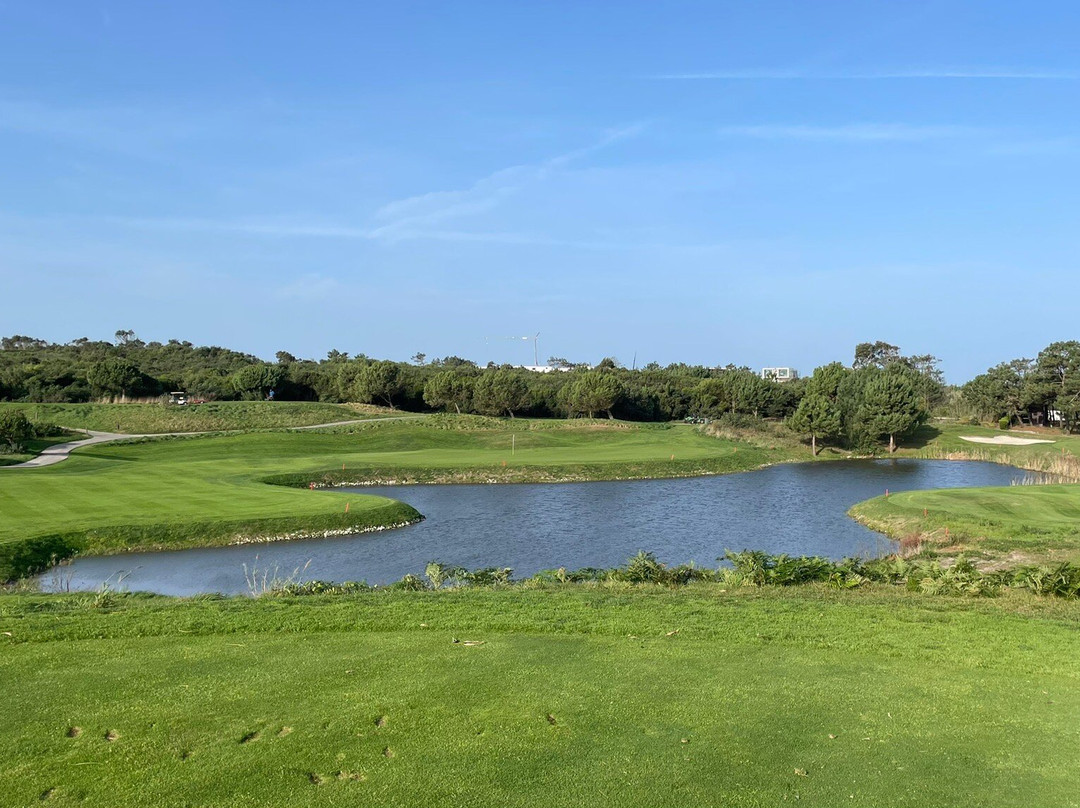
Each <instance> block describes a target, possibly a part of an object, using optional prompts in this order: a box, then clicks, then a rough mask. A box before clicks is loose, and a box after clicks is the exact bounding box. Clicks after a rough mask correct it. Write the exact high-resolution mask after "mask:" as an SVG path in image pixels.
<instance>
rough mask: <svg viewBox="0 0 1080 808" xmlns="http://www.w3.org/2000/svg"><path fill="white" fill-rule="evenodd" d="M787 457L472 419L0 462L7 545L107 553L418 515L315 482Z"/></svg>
mask: <svg viewBox="0 0 1080 808" xmlns="http://www.w3.org/2000/svg"><path fill="white" fill-rule="evenodd" d="M673 456H674V459H672V458H673ZM786 457H787V455H786V454H785V453H784V452H782V451H780V450H777V451H775V452H770V451H769V450H763V449H754V448H751V447H746V446H743V447H740V446H738V445H737V444H735V443H732V442H730V441H723V440H717V439H715V438H710V437H707V436H703V435H701V434H700V433H699V432H697V431H696V430H695V429H693V428H692V427H687V426H670V427H669V426H666V425H664V426H659V425H632V424H625V423H618V422H616V423H610V424H609V423H599V422H597V423H592V422H588V423H583V422H564V421H559V422H550V421H531V422H530V421H524V420H520V419H519V420H517V421H512V422H511V421H499V420H494V419H483V418H473V417H461V418H458V417H432V418H430V419H424V420H421V421H397V422H394V421H389V422H371V423H367V424H361V425H357V426H355V427H350V428H348V429H339V430H333V431H329V432H317V433H290V432H276V433H275V432H260V433H247V434H237V435H222V436H205V437H191V438H171V439H170V438H166V439H156V440H143V441H134V442H127V443H121V444H104V445H100V446H94V447H87V448H86V449H85V450H80V451H77V452H76V453H75V454H73V455H72V456H71V457H70V458H69V459H68V460H66V461H64V462H63V463H61V464H58V465H56V466H52V467H49V468H43V469H23V470H18V471H11V470H9V471H6V472H2V476H0V554H2V553H3V552H4V546H5V545H10V544H11V543H18V542H24V541H27V540H29V539H32V538H34V537H39V536H43V535H53V534H55V535H59V536H61V537H63V538H64V539H65V540H66V541H67V542H68V543H69V544H70V545H71V546H72V547H74V548H77V549H79V550H80V551H81V552H88V553H108V552H120V551H123V550H130V549H161V548H173V547H188V546H194V545H201V544H217V543H222V542H227V541H234V540H236V539H237V538H238V537H243V536H245V535H248V534H254V535H263V534H265V533H266V531H267V530H268V529H269V528H267V527H265V525H267V524H273V525H276V527H275V528H274V529H275V530H278V531H280V532H281V533H285V534H288V533H294V532H297V531H304V530H307V529H308V528H310V527H311V526H312V525H314V526H315V529H316V530H320V531H321V530H323V528H324V526H329V528H328V529H334V530H337V529H341V528H346V527H349V526H356V527H363V526H373V525H375V524H396V523H399V522H401V521H404V520H405V517H408V516H410V515H411V516H412V517H415V515H416V514H415V511H412V509H410V508H407V506H402V505H400V504H399V503H394V502H392V501H391V500H388V499H384V498H376V497H367V496H361V495H356V494H349V495H347V494H343V493H336V492H328V491H310V490H306V489H307V486H308V485H309V484H310V483H311V482H317V483H323V482H333V481H336V480H338V479H343V480H347V481H349V482H357V481H360V482H363V481H367V480H402V479H424V480H435V479H439V480H467V479H473V478H475V477H476V475H479V476H480V477H483V478H484V479H493V480H505V481H517V480H529V479H535V480H548V479H614V478H620V477H634V476H637V477H641V476H678V475H680V474H698V473H705V472H718V471H734V470H739V469H745V468H754V467H757V466H759V465H761V464H763V463H767V462H776V461H779V460H783V459H785V458H786ZM266 480H271V481H273V482H284V483H289V484H292V485H293V486H295V488H288V487H282V486H280V485H267V484H266V482H265V481H266ZM297 488H299V489H303V490H297ZM346 504H348V507H349V513H348V514H346V513H345V509H346ZM403 509H404V510H403ZM406 511H407V512H406Z"/></svg>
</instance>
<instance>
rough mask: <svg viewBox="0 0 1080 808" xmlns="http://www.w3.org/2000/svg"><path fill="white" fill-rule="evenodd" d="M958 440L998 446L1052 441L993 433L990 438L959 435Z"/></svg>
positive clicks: (1026, 444) (1050, 441) (1028, 444)
mask: <svg viewBox="0 0 1080 808" xmlns="http://www.w3.org/2000/svg"><path fill="white" fill-rule="evenodd" d="M960 440H966V441H967V442H968V443H994V444H997V445H998V446H1030V445H1031V444H1033V443H1053V442H1054V441H1052V440H1039V439H1038V438H1014V437H1013V436H1012V435H994V437H992V438H979V437H975V436H974V435H972V436H970V437H968V436H965V435H961V436H960Z"/></svg>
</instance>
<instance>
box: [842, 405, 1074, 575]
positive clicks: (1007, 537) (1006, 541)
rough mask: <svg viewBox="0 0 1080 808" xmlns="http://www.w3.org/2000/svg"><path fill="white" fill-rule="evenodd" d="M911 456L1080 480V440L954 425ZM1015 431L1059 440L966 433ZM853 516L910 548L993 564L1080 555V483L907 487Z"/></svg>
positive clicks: (864, 505)
mask: <svg viewBox="0 0 1080 808" xmlns="http://www.w3.org/2000/svg"><path fill="white" fill-rule="evenodd" d="M935 432H936V433H937V434H936V435H935V436H934V437H933V439H932V440H930V441H929V442H927V444H926V445H925V446H922V447H920V448H918V449H914V450H912V449H909V450H906V451H905V452H903V454H906V455H908V456H914V457H932V458H946V459H950V460H983V461H989V462H996V463H1005V464H1008V465H1012V466H1017V467H1019V468H1024V469H1030V470H1034V471H1045V472H1050V473H1057V474H1062V475H1065V476H1064V479H1070V480H1076V479H1080V437H1077V436H1069V435H1062V434H1060V433H1046V434H1024V433H1022V432H1017V431H1011V432H1000V431H997V430H991V429H984V428H980V427H970V426H948V427H943V428H940V429H937V430H935ZM965 435H966V436H979V437H995V436H999V435H1010V436H1013V437H1028V438H1039V439H1048V440H1053V441H1054V442H1053V443H1042V444H1033V445H1030V446H995V445H989V444H976V443H970V442H967V441H964V440H963V439H962V437H961V436H965ZM851 515H852V516H854V517H855V518H856V519H858V520H859V521H860V522H862V523H863V524H865V525H867V526H868V527H870V528H872V529H874V530H877V531H880V532H882V533H885V534H887V535H889V536H891V537H892V538H894V539H897V540H899V541H901V542H902V543H903V544H904V546H905V547H906V548H908V549H910V550H914V549H922V550H924V551H927V550H929V551H932V552H937V553H943V554H946V555H955V554H957V553H960V552H967V553H969V554H975V555H976V556H982V557H984V558H986V559H988V560H990V561H991V562H993V563H1009V564H1018V563H1029V562H1036V561H1074V560H1077V559H1080V484H1076V483H1071V484H1057V485H1030V486H1013V487H1009V488H962V489H949V490H945V491H907V492H904V493H900V494H893V495H891V496H889V497H887V498H886V497H877V498H875V499H871V500H868V501H866V502H862V503H859V504H858V505H856V506H855V507H854V508H852V510H851Z"/></svg>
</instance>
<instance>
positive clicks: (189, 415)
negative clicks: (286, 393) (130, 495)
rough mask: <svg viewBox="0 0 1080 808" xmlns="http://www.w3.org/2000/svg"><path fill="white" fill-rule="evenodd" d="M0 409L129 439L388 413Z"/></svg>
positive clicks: (276, 404) (292, 408)
mask: <svg viewBox="0 0 1080 808" xmlns="http://www.w3.org/2000/svg"><path fill="white" fill-rule="evenodd" d="M0 408H11V409H20V410H22V411H23V412H25V413H26V417H27V418H29V419H30V420H31V421H35V422H37V423H53V424H59V425H60V426H64V427H70V428H73V429H91V430H94V431H98V432H121V433H124V434H131V435H140V434H159V433H163V432H219V431H226V430H237V429H280V428H285V427H295V426H314V425H316V424H328V423H333V422H335V421H347V420H350V419H355V418H363V417H369V416H370V414H372V413H378V414H381V413H383V412H389V411H388V410H384V409H383V408H379V407H360V406H354V405H349V406H346V405H341V404H318V403H310V402H299V401H213V402H210V403H208V404H191V405H188V406H185V407H175V406H169V405H167V404H22V403H0Z"/></svg>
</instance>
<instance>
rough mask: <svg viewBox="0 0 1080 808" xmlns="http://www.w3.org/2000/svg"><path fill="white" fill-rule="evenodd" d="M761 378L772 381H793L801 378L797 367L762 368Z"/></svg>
mask: <svg viewBox="0 0 1080 808" xmlns="http://www.w3.org/2000/svg"><path fill="white" fill-rule="evenodd" d="M761 378H763V379H765V381H770V382H793V381H795V380H796V379H797V378H799V371H797V370H795V368H762V369H761Z"/></svg>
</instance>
